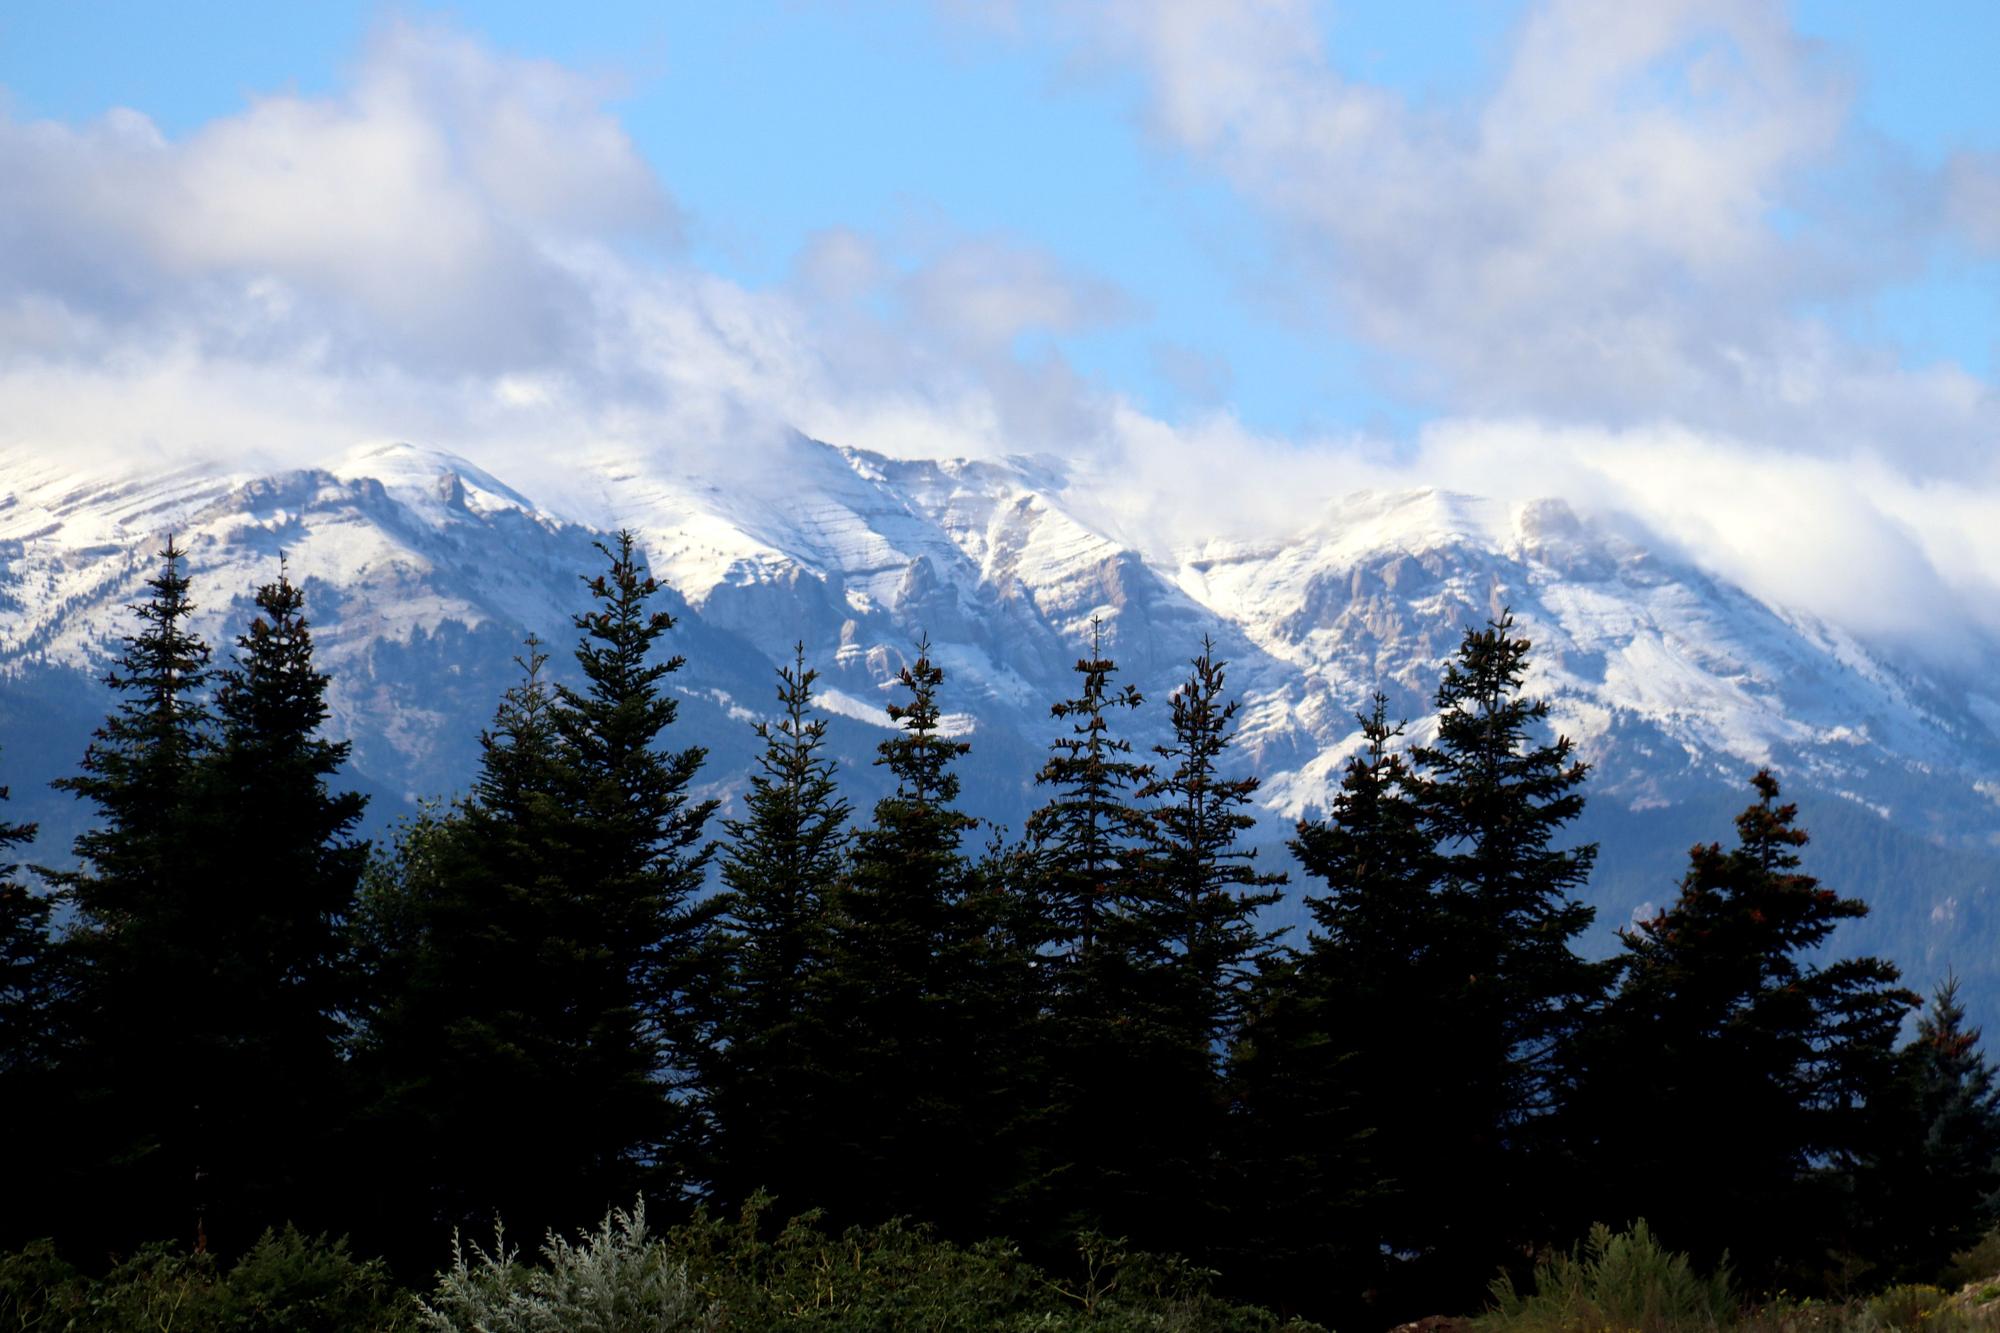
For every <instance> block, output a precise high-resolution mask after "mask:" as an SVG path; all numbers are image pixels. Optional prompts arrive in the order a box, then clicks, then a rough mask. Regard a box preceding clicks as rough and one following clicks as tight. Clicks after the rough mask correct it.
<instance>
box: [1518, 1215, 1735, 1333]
mask: <svg viewBox="0 0 2000 1333" xmlns="http://www.w3.org/2000/svg"><path fill="white" fill-rule="evenodd" d="M1533 1281H1534V1289H1533V1290H1532V1291H1531V1292H1530V1293H1528V1294H1526V1295H1523V1294H1521V1293H1520V1292H1519V1291H1517V1290H1516V1288H1515V1286H1514V1282H1513V1279H1512V1278H1510V1277H1507V1276H1504V1275H1503V1276H1501V1277H1500V1278H1499V1279H1497V1280H1496V1281H1495V1282H1494V1283H1493V1286H1492V1294H1493V1306H1492V1309H1491V1310H1490V1312H1489V1313H1488V1314H1486V1315H1485V1316H1483V1317H1482V1318H1481V1320H1480V1321H1479V1322H1480V1324H1481V1326H1482V1327H1484V1328H1487V1329H1495V1330H1500V1329H1504V1330H1509V1333H1514V1331H1519V1333H1529V1331H1531V1330H1540V1329H1548V1330H1565V1333H1568V1331H1570V1330H1578V1329H1611V1328H1616V1329H1631V1330H1643V1331H1644V1333H1666V1331H1667V1330H1682V1329H1687V1330H1694V1329H1715V1328H1721V1327H1722V1326H1723V1325H1724V1324H1725V1323H1726V1322H1728V1320H1729V1319H1730V1317H1731V1316H1732V1315H1733V1314H1734V1313H1735V1300H1734V1298H1733V1297H1732V1296H1731V1294H1730V1283H1729V1269H1728V1266H1727V1263H1726V1262H1725V1264H1724V1266H1723V1267H1722V1268H1721V1269H1719V1270H1718V1271H1717V1272H1716V1273H1714V1274H1713V1275H1712V1276H1708V1277H1703V1276H1701V1275H1700V1274H1698V1273H1696V1272H1695V1271H1694V1266H1693V1265H1692V1264H1691V1263H1689V1261H1688V1257H1687V1256H1686V1255H1684V1254H1676V1253H1673V1252H1671V1251H1669V1250H1667V1249H1666V1248H1665V1247H1663V1246H1662V1245H1661V1244H1660V1243H1659V1241H1658V1240H1657V1239H1656V1238H1655V1237H1654V1236H1653V1233H1652V1231H1651V1230H1650V1229H1649V1228H1648V1227H1647V1226H1646V1224H1645V1223H1644V1222H1643V1221H1640V1222H1635V1223H1633V1224H1632V1227H1631V1229H1630V1230H1627V1231H1621V1232H1617V1233H1615V1234H1614V1233H1613V1232H1612V1230H1611V1229H1610V1228H1609V1227H1607V1226H1605V1225H1604V1224H1603V1223H1601V1222H1600V1223H1598V1224H1597V1225H1595V1226H1593V1227H1591V1229H1590V1234H1589V1236H1588V1237H1586V1238H1585V1240H1584V1242H1583V1244H1582V1245H1581V1246H1580V1247H1579V1248H1578V1249H1575V1250H1572V1251H1570V1252H1569V1253H1568V1254H1553V1255H1550V1256H1548V1257H1546V1258H1544V1259H1542V1260H1541V1261H1540V1262H1539V1263H1537V1264H1536V1265H1535V1272H1534V1279H1533Z"/></svg>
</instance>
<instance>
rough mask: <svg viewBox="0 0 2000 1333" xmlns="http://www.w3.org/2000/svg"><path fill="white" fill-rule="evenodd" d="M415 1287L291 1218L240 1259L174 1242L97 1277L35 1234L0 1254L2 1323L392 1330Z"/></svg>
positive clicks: (177, 1332) (271, 1332) (291, 1332)
mask: <svg viewBox="0 0 2000 1333" xmlns="http://www.w3.org/2000/svg"><path fill="white" fill-rule="evenodd" d="M414 1313H415V1311H414V1308H413V1307H412V1305H411V1303H410V1299H409V1296H408V1295H407V1294H406V1293H404V1292H402V1291H401V1290H399V1289H398V1288H397V1287H396V1285H395V1283H394V1282H392V1281H391V1280H390V1277H389V1273H388V1270H387V1269H386V1268H385V1267H384V1266H383V1265H382V1264H381V1262H380V1261H379V1260H373V1259H368V1260H363V1259H357V1258H356V1257H355V1256H354V1255H353V1254H352V1253H350V1252H349V1250H348V1247H347V1242H346V1241H342V1240H328V1239H327V1238H326V1237H324V1236H306V1235H303V1234H301V1233H300V1232H298V1231H297V1230H295V1229H293V1228H291V1227H287V1228H285V1229H284V1230H283V1231H276V1232H266V1233H265V1234H264V1236H263V1237H262V1238H261V1239H259V1240H258V1241H257V1243H256V1244H255V1245H253V1246H251V1247H250V1249H249V1250H248V1251H246V1252H245V1253H244V1255H243V1256H242V1257H241V1258H240V1259H238V1260H237V1261H236V1262H235V1263H234V1264H231V1265H228V1266H227V1267H225V1266H223V1265H222V1264H219V1263H217V1262H216V1259H215V1256H213V1255H210V1254H192V1253H189V1252H188V1251H186V1250H183V1249H177V1248H175V1247H173V1246H170V1245H163V1244H154V1245H148V1246H145V1247H143V1248H141V1249H140V1250H139V1251H137V1252H136V1253H135V1254H133V1255H132V1256H131V1257H130V1258H128V1259H126V1260H124V1261H123V1262H122V1263H119V1264H118V1265H117V1266H116V1267H114V1268H112V1269H111V1271H110V1272H108V1273H106V1274H104V1275H103V1276H101V1277H94V1276H90V1275H87V1274H85V1273H83V1272H81V1271H80V1270H78V1269H77V1268H75V1267H74V1266H72V1265H71V1264H69V1263H67V1262H65V1261H64V1260H63V1259H62V1258H60V1257H59V1256H58V1255H57V1253H56V1250H55V1247H54V1245H52V1244H51V1243H50V1242H48V1241H37V1242H35V1243H34V1244H32V1245H29V1246H28V1247H27V1248H26V1249H24V1250H20V1251H18V1252H16V1253H14V1254H9V1255H6V1256H4V1257H0V1329H9V1330H13V1329H21V1330H28V1329H33V1330H36V1331H37V1333H41V1331H42V1330H47V1331H48V1333H55V1331H56V1330H77V1333H95V1331H99V1330H101V1331H102V1333H126V1330H133V1331H135V1333H136V1331H137V1330H145V1333H362V1331H364V1330H365V1333H392V1331H394V1330H401V1329H406V1328H409V1327H410V1326H411V1320H412V1316H413V1315H414Z"/></svg>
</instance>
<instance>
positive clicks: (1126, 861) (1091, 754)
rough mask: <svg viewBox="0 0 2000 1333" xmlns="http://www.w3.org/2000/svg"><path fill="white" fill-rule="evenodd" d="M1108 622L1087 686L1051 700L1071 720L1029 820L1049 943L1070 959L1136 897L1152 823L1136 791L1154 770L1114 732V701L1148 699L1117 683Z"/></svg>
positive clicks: (1079, 668)
mask: <svg viewBox="0 0 2000 1333" xmlns="http://www.w3.org/2000/svg"><path fill="white" fill-rule="evenodd" d="M1103 632H1104V626H1103V624H1102V622H1100V621H1098V620H1097V619H1096V618H1094V617H1093V618H1092V620H1091V622H1090V656H1088V657H1085V658H1081V659H1079V660H1078V662H1077V664H1076V673H1077V675H1078V676H1080V677H1082V687H1081V690H1080V692H1079V693H1078V694H1077V696H1076V697H1075V698H1074V699H1065V700H1063V701H1062V702H1060V703H1057V704H1055V705H1054V706H1053V707H1051V708H1050V710H1049V711H1050V714H1051V715H1052V716H1054V717H1056V718H1057V719H1059V720H1062V721H1066V722H1068V723H1069V729H1068V731H1067V733H1066V734H1063V735H1059V736H1057V737H1056V739H1055V740H1053V741H1051V742H1050V743H1049V758H1048V761H1047V762H1046V763H1045V764H1043V765H1042V768H1041V771H1040V772H1039V773H1037V774H1036V775H1035V782H1036V784H1037V785H1039V786H1044V787H1047V788H1049V789H1050V790H1051V794H1050V796H1049V798H1048V799H1047V801H1045V802H1044V803H1043V805H1042V806H1041V807H1040V808H1039V809H1037V810H1036V811H1035V812H1034V813H1033V814H1031V815H1029V816H1028V822H1027V828H1026V833H1027V838H1028V843H1029V846H1030V847H1031V848H1032V849H1033V850H1034V852H1035V854H1036V856H1037V858H1038V860H1039V862H1040V865H1039V869H1038V873H1037V880H1038V893H1039V895H1040V900H1041V903H1042V910H1043V912H1044V914H1045V915H1046V917H1047V920H1048V922H1049V927H1050V933H1051V943H1053V944H1055V945H1057V946H1058V948H1059V949H1061V950H1062V951H1063V952H1064V953H1065V954H1066V955H1067V957H1068V958H1069V960H1070V961H1071V962H1072V963H1077V962H1080V961H1082V960H1084V959H1087V958H1088V957H1089V956H1090V954H1091V953H1092V951H1093V949H1095V948H1096V947H1097V944H1098V936H1099V934H1100V933H1101V932H1102V930H1103V928H1104V922H1105V919H1106V918H1107V917H1108V916H1112V915H1115V914H1117V913H1119V912H1121V911H1123V910H1126V909H1128V908H1129V907H1130V901H1129V900H1130V897H1131V894H1132V883H1131V881H1132V880H1133V879H1134V872H1135V869H1136V867H1138V866H1139V865H1140V864H1142V863H1143V860H1144V854H1145V844H1146V837H1147V832H1148V820H1147V817H1146V812H1145V811H1144V810H1142V809H1140V808H1139V807H1138V806H1137V805H1136V804H1135V803H1134V801H1135V798H1136V795H1137V793H1138V791H1139V789H1140V788H1141V787H1142V786H1143V785H1144V784H1145V782H1146V780H1147V778H1148V776H1149V774H1150V770H1149V769H1148V768H1147V767H1146V765H1145V764H1143V763H1140V762H1139V761H1137V760H1135V759H1132V758H1129V757H1128V756H1130V755H1131V753H1132V742H1131V741H1129V740H1126V739H1124V738H1123V737H1121V736H1115V735H1113V734H1112V732H1111V720H1112V711H1113V710H1119V709H1133V708H1137V707H1139V705H1140V704H1141V703H1142V702H1143V700H1142V698H1141V696H1140V694H1139V691H1138V690H1137V689H1136V688H1135V687H1133V686H1130V685H1127V686H1125V687H1124V688H1122V689H1113V688H1112V685H1111V677H1112V675H1113V674H1114V673H1115V672H1116V671H1117V669H1118V664H1117V663H1116V662H1114V661H1112V660H1111V659H1110V658H1108V657H1106V656H1105V655H1104V643H1103Z"/></svg>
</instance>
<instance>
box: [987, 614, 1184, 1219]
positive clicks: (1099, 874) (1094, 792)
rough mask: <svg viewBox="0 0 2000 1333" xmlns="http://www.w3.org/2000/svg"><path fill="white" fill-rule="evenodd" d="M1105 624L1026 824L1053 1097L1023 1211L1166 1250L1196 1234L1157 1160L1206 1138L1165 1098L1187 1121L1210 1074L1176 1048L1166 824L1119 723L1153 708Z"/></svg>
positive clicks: (1058, 710)
mask: <svg viewBox="0 0 2000 1333" xmlns="http://www.w3.org/2000/svg"><path fill="white" fill-rule="evenodd" d="M1103 628H1104V627H1103V625H1102V623H1101V622H1099V621H1098V620H1096V619H1093V620H1092V621H1091V625H1090V653H1089V655H1088V656H1086V657H1083V658H1081V659H1079V660H1078V661H1077V664H1076V673H1077V676H1078V677H1079V687H1080V688H1079V690H1078V692H1077V695H1076V697H1074V698H1071V699H1065V700H1062V701H1060V702H1058V703H1056V704H1055V705H1053V706H1052V707H1051V708H1050V710H1049V711H1050V713H1051V715H1052V716H1053V717H1055V718H1056V719H1057V720H1058V721H1060V722H1063V723H1065V724H1066V726H1065V727H1064V729H1063V730H1062V731H1061V732H1060V733H1059V734H1058V735H1057V736H1056V737H1055V739H1054V740H1052V741H1051V742H1050V745H1049V756H1048V759H1047V761H1046V762H1045V763H1044V764H1043V765H1042V768H1041V771H1040V772H1038V773H1037V774H1036V775H1035V781H1036V783H1037V784H1038V785H1040V786H1043V787H1046V788H1048V789H1049V796H1048V798H1047V799H1046V800H1045V801H1044V803H1043V804H1042V805H1041V806H1040V807H1039V808H1038V809H1036V810H1035V811H1034V812H1033V813H1032V814H1030V815H1029V816H1028V819H1027V825H1026V829H1025V833H1026V844H1027V846H1026V860H1027V864H1026V866H1025V870H1026V883H1027V894H1028V902H1029V904H1030V907H1031V910H1032V912H1033V914H1034V915H1035V916H1036V917H1038V919H1039V923H1040V925H1039V934H1040V937H1041V938H1040V940H1039V941H1038V946H1039V951H1040V952H1041V954H1042V957H1041V959H1040V962H1041V967H1040V969H1039V973H1040V975H1041V977H1042V978H1043V982H1042V985H1043V990H1044V994H1045V999H1044V1001H1043V1016H1042V1018H1041V1020H1040V1021H1041V1026H1042V1028H1043V1035H1042V1037H1041V1040H1040V1042H1039V1045H1040V1046H1041V1047H1042V1050H1043V1053H1044V1058H1045V1060H1046V1078H1047V1087H1046V1090H1045V1093H1044V1098H1045V1100H1044V1103H1043V1105H1042V1107H1041V1108H1040V1109H1039V1111H1038V1113H1037V1117H1036V1118H1037V1120H1038V1121H1039V1125H1038V1127H1037V1133H1038V1135H1039V1136H1040V1137H1041V1140H1042V1142H1041V1144H1040V1145H1039V1146H1038V1147H1037V1149H1036V1150H1035V1152H1034V1154H1033V1156H1034V1159H1035V1160H1037V1161H1038V1162H1039V1163H1040V1169H1041V1171H1042V1172H1043V1178H1042V1179H1040V1180H1038V1181H1035V1182H1031V1184H1030V1187H1029V1189H1028V1191H1027V1192H1026V1195H1025V1196H1024V1203H1026V1206H1028V1207H1029V1208H1030V1211H1031V1216H1033V1215H1034V1214H1037V1213H1038V1214H1039V1216H1034V1220H1032V1221H1031V1222H1029V1223H1028V1225H1029V1226H1030V1227H1031V1228H1032V1229H1033V1230H1034V1231H1035V1232H1036V1233H1037V1234H1038V1235H1039V1236H1041V1237H1043V1238H1048V1239H1052V1238H1053V1237H1056V1236H1060V1235H1066V1234H1069V1233H1072V1232H1075V1231H1077V1230H1080V1229H1088V1228H1097V1229H1101V1230H1104V1231H1106V1232H1108V1233H1111V1234H1115V1235H1124V1236H1129V1237H1131V1238H1133V1239H1134V1240H1136V1241H1138V1242H1139V1243H1140V1244H1144V1245H1154V1246H1157V1245H1158V1244H1159V1243H1160V1242H1161V1241H1162V1239H1163V1238H1164V1236H1165V1235H1166V1234H1170V1233H1171V1234H1176V1235H1177V1234H1179V1233H1180V1232H1181V1231H1182V1230H1184V1223H1183V1222H1182V1221H1181V1220H1179V1219H1176V1220H1169V1219H1166V1218H1163V1217H1162V1216H1161V1214H1160V1211H1159V1208H1158V1206H1157V1204H1158V1199H1159V1194H1158V1191H1157V1190H1156V1189H1155V1188H1154V1185H1155V1181H1156V1180H1157V1179H1158V1174H1157V1173H1156V1171H1155V1168H1154V1167H1153V1166H1152V1165H1151V1164H1150V1159H1151V1158H1152V1157H1153V1156H1154V1155H1155V1154H1156V1153H1157V1152H1161V1151H1165V1150H1166V1149H1165V1147H1164V1141H1165V1140H1174V1141H1176V1142H1177V1143H1178V1144H1179V1145H1180V1146H1179V1147H1178V1148H1177V1149H1176V1151H1177V1152H1179V1153H1181V1154H1182V1160H1181V1161H1180V1162H1179V1163H1178V1165H1179V1166H1180V1167H1181V1168H1183V1169H1185V1167H1186V1166H1187V1163H1186V1161H1185V1158H1184V1153H1185V1141H1186V1140H1187V1139H1188V1138H1189V1137H1191V1136H1195V1135H1192V1134H1191V1132H1190V1131H1187V1129H1186V1126H1185V1125H1184V1124H1182V1123H1176V1124H1174V1125H1173V1126H1171V1127H1169V1126H1167V1125H1165V1124H1163V1123H1162V1122H1161V1120H1160V1118H1159V1112H1158V1110H1157V1108H1156V1106H1155V1103H1157V1102H1159V1101H1161V1100H1162V1099H1164V1100H1166V1101H1168V1102H1169V1103H1177V1105H1176V1106H1175V1109H1174V1110H1173V1111H1172V1112H1170V1113H1169V1114H1174V1115H1177V1116H1185V1115H1186V1114H1187V1111H1188V1106H1187V1103H1186V1099H1185V1097H1184V1096H1181V1095H1180V1094H1181V1093H1183V1092H1184V1091H1185V1089H1186V1088H1187V1087H1188V1086H1190V1084H1191V1083H1194V1082H1197V1081H1198V1075H1197V1073H1196V1069H1195V1066H1194V1062H1193V1061H1192V1060H1191V1059H1190V1053H1189V1051H1188V1049H1187V1047H1186V1046H1185V1045H1184V1044H1178V1043H1176V1041H1175V1040H1174V1035H1175V1034H1174V1022H1173V1015H1172V1014H1171V1012H1170V1010H1169V1007H1168V1000H1167V996H1166V994H1165V992H1166V991H1167V989H1168V986H1169V985H1170V981H1169V978H1170V976H1171V975H1172V974H1171V973H1170V972H1169V970H1168V965H1167V959H1168V956H1169V955H1170V953H1171V944H1170V943H1169V942H1168V941H1167V940H1164V939H1153V938H1148V936H1147V934H1146V931H1147V929H1148V928H1149V927H1151V928H1158V927H1159V926H1160V924H1161V922H1160V916H1161V914H1160V913H1159V912H1156V911H1152V906H1153V904H1152V902H1151V900H1152V899H1153V898H1154V897H1155V896H1156V895H1157V893H1158V883H1157V881H1156V879H1155V878H1154V876H1153V875H1152V873H1151V870H1152V867H1151V866H1150V864H1149V862H1150V852H1151V848H1150V845H1149V843H1150V835H1151V830H1152V821H1151V819H1150V818H1149V816H1148V813H1147V811H1146V810H1145V808H1143V807H1142V806H1141V805H1139V803H1138V800H1139V792H1140V791H1141V790H1142V789H1143V788H1144V786H1145V785H1146V783H1147V781H1148V780H1149V779H1150V777H1151V770H1150V769H1149V768H1148V766H1147V765H1145V764H1144V763H1142V762H1140V761H1139V760H1138V759H1136V758H1134V757H1133V756H1132V743H1131V741H1129V740H1127V739H1125V738H1124V737H1122V736H1119V735H1117V734H1116V733H1115V732H1114V731H1113V730H1112V723H1113V720H1114V718H1115V716H1116V714H1117V713H1119V712H1129V711H1131V710H1133V709H1136V708H1138V707H1139V706H1140V705H1141V703H1142V702H1143V701H1142V698H1141V696H1140V693H1139V691H1138V690H1137V689H1136V688H1134V687H1132V686H1129V685H1127V686H1124V687H1122V688H1117V687H1114V686H1113V685H1112V678H1113V676H1114V675H1115V674H1116V672H1117V664H1116V663H1115V662H1114V661H1113V660H1112V659H1111V658H1110V657H1108V656H1106V655H1105V652H1104V642H1103ZM1142 913H1147V915H1142ZM1162 1080H1164V1081H1165V1083H1166V1084H1169V1085H1171V1087H1170V1088H1168V1087H1162V1086H1161V1081H1162ZM1029 1200H1032V1202H1028V1201H1029Z"/></svg>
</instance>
